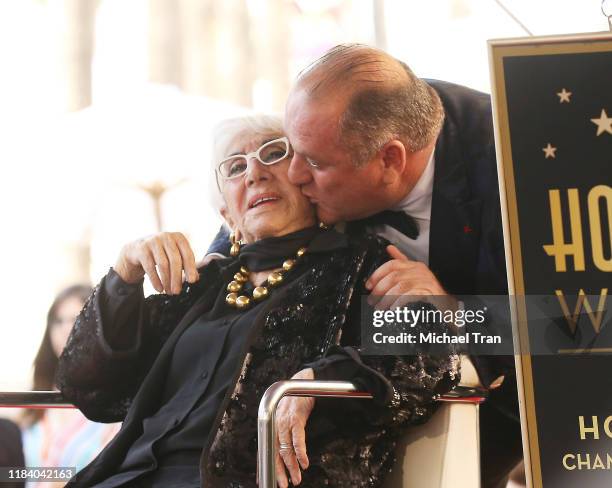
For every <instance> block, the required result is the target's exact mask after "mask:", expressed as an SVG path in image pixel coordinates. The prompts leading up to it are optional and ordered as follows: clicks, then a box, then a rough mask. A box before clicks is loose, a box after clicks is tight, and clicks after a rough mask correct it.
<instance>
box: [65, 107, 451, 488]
mask: <svg viewBox="0 0 612 488" xmlns="http://www.w3.org/2000/svg"><path fill="white" fill-rule="evenodd" d="M216 145H217V148H216V152H217V154H219V155H220V157H219V159H218V161H217V163H216V168H215V169H216V173H217V178H218V182H219V186H220V189H221V192H222V196H223V201H224V204H223V207H222V209H221V213H222V215H223V217H224V218H225V220H226V222H227V225H228V226H229V227H230V228H231V229H232V231H233V237H232V239H233V246H232V254H233V256H232V257H230V258H227V259H219V260H215V261H212V262H211V263H210V264H208V265H206V266H205V267H203V268H201V269H196V265H195V261H194V256H193V253H192V251H191V249H190V247H189V244H188V243H187V240H186V239H185V237H183V236H182V235H181V234H178V233H162V234H159V235H155V236H153V237H149V238H145V239H142V240H139V241H136V242H133V243H131V244H128V245H126V246H125V247H124V248H123V250H122V251H121V253H120V255H119V258H118V260H117V263H116V265H115V267H114V268H113V269H111V270H110V271H109V273H108V274H107V275H106V276H105V277H104V278H103V279H102V281H101V282H100V284H99V285H98V286H97V287H96V289H95V291H94V293H93V294H92V296H91V297H90V299H89V301H88V303H87V304H86V306H85V308H84V309H83V311H82V312H81V314H80V316H79V318H78V319H77V322H76V325H75V327H74V330H73V332H72V334H71V336H70V339H69V342H68V346H67V347H66V349H65V351H64V353H63V356H62V358H61V361H60V369H59V374H58V384H59V387H60V389H61V390H62V392H63V393H64V395H65V396H66V398H67V399H69V400H71V401H72V402H74V403H75V404H76V405H77V406H78V407H79V408H80V409H81V410H82V411H83V412H84V413H85V414H86V415H87V416H88V417H89V418H91V419H94V420H98V421H103V422H114V421H119V420H121V421H123V427H122V429H121V431H120V432H119V433H118V434H117V436H116V437H115V439H114V440H113V441H111V443H110V444H109V445H108V446H107V448H106V449H105V450H104V451H103V452H102V453H101V454H100V455H99V456H98V458H96V459H95V460H94V461H93V462H92V463H91V464H90V465H89V466H88V467H87V468H85V469H84V470H83V471H81V472H80V473H79V474H78V475H77V477H76V479H75V480H73V482H71V485H74V486H86V487H94V486H95V487H98V488H101V487H118V486H130V487H140V486H155V487H157V486H159V487H166V488H167V487H173V486H181V487H191V486H206V487H221V486H222V487H234V488H238V487H255V486H256V469H257V465H256V464H257V461H256V456H257V434H256V432H257V431H256V427H257V426H256V423H257V422H256V419H257V408H258V404H259V401H260V399H261V397H262V395H263V393H264V391H265V390H266V388H267V387H268V386H270V385H271V384H272V383H274V382H275V381H279V380H283V379H288V378H291V377H294V378H317V379H341V380H349V381H354V382H355V383H357V385H358V386H359V387H360V388H364V389H367V390H369V391H370V392H371V393H372V394H373V395H374V400H373V401H368V400H331V399H326V400H316V402H315V400H314V399H306V398H297V397H294V398H286V399H283V401H282V402H281V405H280V407H279V409H280V411H279V415H278V429H277V430H278V441H279V445H280V447H281V449H280V452H281V457H279V458H278V459H277V476H278V480H279V485H280V486H282V487H286V486H287V485H288V476H289V478H290V479H291V481H292V483H293V484H299V483H301V486H307V487H318V486H321V487H322V486H327V487H351V488H355V487H365V486H368V487H370V486H377V485H378V484H379V483H380V482H381V480H382V478H383V477H384V475H385V474H386V473H387V472H388V470H389V468H390V465H391V463H392V461H393V455H392V452H393V448H394V439H395V436H396V435H397V432H398V429H397V427H400V426H403V425H408V424H410V423H414V422H422V421H424V420H426V418H427V417H428V416H429V414H430V413H431V411H432V409H433V398H434V396H435V395H436V394H438V393H442V392H444V391H447V390H449V389H450V388H452V387H453V386H454V385H455V384H456V382H457V381H458V377H457V374H456V373H457V370H456V367H457V366H456V364H457V361H456V356H455V355H454V354H453V353H452V352H450V351H449V353H448V354H446V355H445V356H437V357H432V356H427V355H417V356H403V357H400V356H384V357H381V356H378V357H372V356H363V357H361V356H360V354H359V352H358V351H359V349H358V348H359V344H360V328H359V327H360V317H359V314H360V297H361V296H362V295H364V294H366V289H365V281H366V279H367V278H368V276H369V275H370V274H371V273H372V271H373V270H375V269H376V268H377V267H378V266H380V264H381V263H383V262H384V261H386V260H388V257H387V255H386V252H385V251H386V250H385V243H384V242H382V241H381V240H380V239H379V238H377V237H372V236H365V237H363V236H361V237H355V236H349V235H344V234H341V233H338V232H336V231H335V230H331V229H325V228H324V227H320V226H318V225H316V221H315V213H314V210H313V208H312V206H311V205H310V203H309V201H308V200H307V199H306V198H305V197H304V196H303V195H302V194H301V192H300V190H299V188H297V187H295V186H293V185H291V184H290V183H289V181H288V179H287V169H288V163H289V160H290V157H291V147H290V145H289V142H288V140H287V139H286V137H284V136H283V133H282V124H281V121H280V120H278V119H276V118H273V117H265V116H261V117H245V118H240V119H237V120H231V121H228V122H226V123H225V124H222V126H221V127H220V129H219V132H218V136H217V139H216ZM145 274H146V275H148V277H149V278H150V280H151V282H152V284H153V286H154V287H155V288H156V290H157V291H159V292H162V291H164V290H165V294H163V293H160V294H157V295H153V296H150V297H148V298H144V296H143V291H142V282H143V278H144V276H145ZM183 277H184V281H185V282H184V283H182V281H183V279H182V278H183ZM306 420H308V425H306ZM306 449H308V451H307V452H308V454H307V453H306ZM300 468H301V469H300ZM286 470H287V471H288V476H287V472H286Z"/></svg>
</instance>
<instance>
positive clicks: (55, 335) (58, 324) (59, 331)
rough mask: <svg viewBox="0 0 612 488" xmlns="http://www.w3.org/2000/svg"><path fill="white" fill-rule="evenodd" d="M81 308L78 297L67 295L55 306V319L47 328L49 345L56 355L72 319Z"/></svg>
mask: <svg viewBox="0 0 612 488" xmlns="http://www.w3.org/2000/svg"><path fill="white" fill-rule="evenodd" d="M82 308H83V302H82V301H81V300H80V299H79V298H78V297H68V298H66V299H65V300H64V301H62V303H60V304H59V306H58V307H57V309H56V315H55V320H54V321H53V323H52V324H51V329H50V330H49V336H50V339H51V347H52V348H53V352H54V353H55V355H56V356H57V357H59V355H60V354H61V353H62V351H63V350H64V346H65V345H66V341H67V340H68V336H69V335H70V331H71V330H72V326H73V325H74V321H75V319H76V318H77V315H78V314H79V312H80V311H81V309H82Z"/></svg>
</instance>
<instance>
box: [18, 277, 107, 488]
mask: <svg viewBox="0 0 612 488" xmlns="http://www.w3.org/2000/svg"><path fill="white" fill-rule="evenodd" d="M91 291H92V288H91V287H90V286H88V285H73V286H70V287H69V288H66V289H64V290H63V291H61V292H60V293H59V294H58V295H57V297H56V298H55V300H54V301H53V303H52V305H51V308H49V312H48V314H47V327H46V329H45V333H44V336H43V339H42V342H41V344H40V347H39V349H38V353H37V354H36V359H35V360H34V381H33V387H32V389H33V390H38V391H41V390H42V391H45V390H55V389H57V388H56V386H55V372H56V370H57V363H58V358H59V355H60V354H61V352H62V350H63V349H64V346H65V345H66V340H67V339H68V335H69V334H70V331H71V330H72V327H73V325H74V321H75V318H76V316H77V315H78V314H79V312H80V311H81V309H82V308H83V305H84V304H85V300H87V297H88V296H89V295H90V294H91ZM21 424H22V426H23V450H24V454H25V461H26V462H25V465H26V466H28V467H39V466H46V467H76V468H77V469H81V468H83V467H84V466H85V465H87V464H88V463H89V461H91V460H92V459H93V458H94V457H95V456H96V455H97V454H98V452H100V450H102V448H103V447H104V446H105V445H106V444H107V443H108V441H109V440H110V439H112V437H113V436H114V435H115V433H116V432H117V431H118V430H119V424H100V423H96V422H91V421H89V420H87V419H86V418H85V417H84V416H83V414H81V412H79V411H78V410H76V409H73V408H54V409H29V410H26V411H25V412H24V414H23V417H22V418H21ZM62 485H63V483H62V484H60V486H62ZM26 486H27V487H28V488H33V487H41V488H42V487H46V488H49V483H28V484H27V485H26Z"/></svg>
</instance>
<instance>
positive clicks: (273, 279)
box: [268, 271, 283, 286]
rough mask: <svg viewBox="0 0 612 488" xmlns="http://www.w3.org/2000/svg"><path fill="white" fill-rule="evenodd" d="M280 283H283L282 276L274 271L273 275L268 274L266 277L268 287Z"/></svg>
mask: <svg viewBox="0 0 612 488" xmlns="http://www.w3.org/2000/svg"><path fill="white" fill-rule="evenodd" d="M281 281H283V275H282V274H281V273H279V272H278V271H274V272H273V273H270V275H269V276H268V283H269V284H270V286H276V285H278V284H279V283H280V282H281Z"/></svg>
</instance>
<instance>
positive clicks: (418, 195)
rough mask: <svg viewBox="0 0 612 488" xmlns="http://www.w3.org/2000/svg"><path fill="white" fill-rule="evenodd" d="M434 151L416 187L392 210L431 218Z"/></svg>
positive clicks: (417, 217) (416, 216)
mask: <svg viewBox="0 0 612 488" xmlns="http://www.w3.org/2000/svg"><path fill="white" fill-rule="evenodd" d="M434 153H435V151H432V153H431V156H430V157H429V161H428V162H427V166H425V170H424V171H423V174H422V175H421V177H420V178H419V181H417V183H416V185H414V188H413V189H412V190H411V191H410V192H409V193H408V194H407V195H406V196H405V197H404V198H403V199H402V200H401V201H400V202H399V203H398V204H397V205H395V206H393V207H392V208H391V210H396V211H402V212H406V213H407V214H408V215H411V216H412V217H414V218H415V219H419V218H420V219H426V220H429V219H430V216H431V194H432V192H433V182H434V168H435V159H434Z"/></svg>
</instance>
